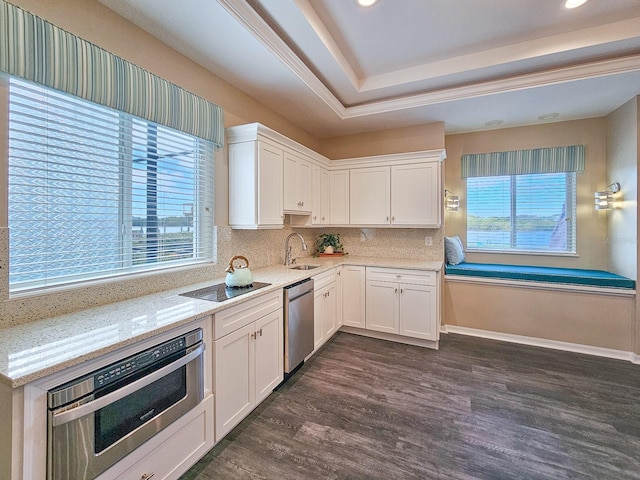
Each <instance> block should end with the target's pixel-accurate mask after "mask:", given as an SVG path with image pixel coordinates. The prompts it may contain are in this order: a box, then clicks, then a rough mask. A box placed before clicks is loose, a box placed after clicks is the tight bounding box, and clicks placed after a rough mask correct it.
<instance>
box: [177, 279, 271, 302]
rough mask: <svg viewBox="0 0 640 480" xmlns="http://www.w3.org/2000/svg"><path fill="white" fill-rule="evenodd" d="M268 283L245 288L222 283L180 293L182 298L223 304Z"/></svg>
mask: <svg viewBox="0 0 640 480" xmlns="http://www.w3.org/2000/svg"><path fill="white" fill-rule="evenodd" d="M269 285H271V284H270V283H262V282H253V283H252V284H251V285H247V286H246V287H227V286H226V285H225V284H224V283H218V284H217V285H212V286H210V287H205V288H200V289H198V290H193V291H191V292H186V293H181V294H180V295H181V296H183V297H191V298H198V299H200V300H209V301H211V302H224V301H225V300H230V299H232V298H234V297H238V296H240V295H244V294H245V293H249V292H253V291H254V290H259V289H261V288H264V287H268V286H269Z"/></svg>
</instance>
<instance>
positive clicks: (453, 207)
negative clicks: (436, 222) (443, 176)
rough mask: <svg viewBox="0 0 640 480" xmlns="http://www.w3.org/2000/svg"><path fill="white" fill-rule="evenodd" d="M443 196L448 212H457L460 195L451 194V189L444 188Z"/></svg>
mask: <svg viewBox="0 0 640 480" xmlns="http://www.w3.org/2000/svg"><path fill="white" fill-rule="evenodd" d="M444 198H445V205H446V208H447V211H448V212H457V211H459V210H460V197H459V196H458V195H453V192H452V191H451V190H445V191H444Z"/></svg>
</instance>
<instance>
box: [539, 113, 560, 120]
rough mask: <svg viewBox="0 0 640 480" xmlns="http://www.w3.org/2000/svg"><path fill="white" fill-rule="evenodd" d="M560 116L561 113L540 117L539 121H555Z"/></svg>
mask: <svg viewBox="0 0 640 480" xmlns="http://www.w3.org/2000/svg"><path fill="white" fill-rule="evenodd" d="M559 116H560V114H559V113H555V112H554V113H547V114H545V115H540V116H539V117H538V120H553V119H554V118H558V117H559Z"/></svg>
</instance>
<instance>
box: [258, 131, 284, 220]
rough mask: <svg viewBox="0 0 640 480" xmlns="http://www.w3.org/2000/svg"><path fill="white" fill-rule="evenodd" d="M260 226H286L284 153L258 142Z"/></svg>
mask: <svg viewBox="0 0 640 480" xmlns="http://www.w3.org/2000/svg"><path fill="white" fill-rule="evenodd" d="M258 143H259V151H258V158H259V161H258V224H259V225H260V226H282V225H284V217H283V208H282V180H283V179H282V175H283V173H282V170H283V156H284V152H283V151H282V150H280V149H278V148H276V147H274V146H272V145H270V144H268V143H265V142H262V141H260V142H258Z"/></svg>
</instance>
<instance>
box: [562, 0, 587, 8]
mask: <svg viewBox="0 0 640 480" xmlns="http://www.w3.org/2000/svg"><path fill="white" fill-rule="evenodd" d="M588 1H589V0H566V1H565V2H564V8H568V9H571V8H578V7H579V6H580V5H584V4H585V3H587V2H588Z"/></svg>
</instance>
